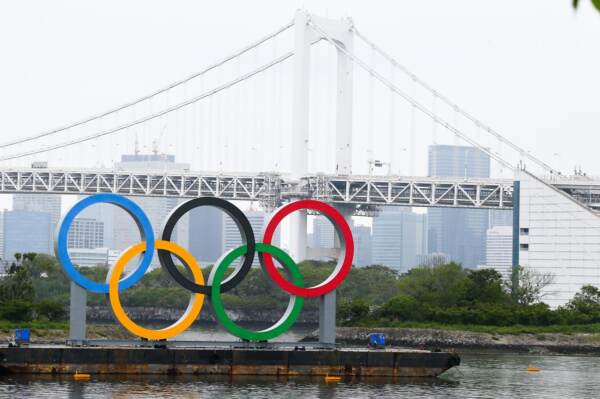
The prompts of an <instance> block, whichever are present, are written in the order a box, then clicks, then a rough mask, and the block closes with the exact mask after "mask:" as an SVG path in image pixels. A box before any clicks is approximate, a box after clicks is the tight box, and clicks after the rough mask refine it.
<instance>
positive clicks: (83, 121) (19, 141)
mask: <svg viewBox="0 0 600 399" xmlns="http://www.w3.org/2000/svg"><path fill="white" fill-rule="evenodd" d="M293 25H294V23H293V22H289V23H288V24H286V25H284V26H282V27H280V28H279V29H277V30H275V31H274V32H272V33H270V34H269V35H267V36H264V37H263V38H261V39H260V40H258V41H256V42H253V43H251V44H250V45H248V46H246V47H244V48H242V49H241V50H239V51H237V52H235V53H233V54H231V55H229V56H227V57H225V58H223V59H221V60H220V61H218V62H216V63H214V64H212V65H209V66H208V67H206V68H204V69H203V70H201V71H199V72H196V73H194V74H192V75H190V76H188V77H186V78H184V79H182V80H179V81H177V82H174V83H171V84H170V85H168V86H165V87H163V88H161V89H158V90H156V91H154V92H152V93H150V94H147V95H145V96H143V97H140V98H138V99H136V100H133V101H130V102H127V103H125V104H122V105H120V106H118V107H116V108H111V109H109V110H106V111H104V112H101V113H99V114H96V115H92V116H90V117H87V118H84V119H81V120H79V121H77V122H73V123H70V124H68V125H64V126H61V127H59V128H56V129H53V130H49V131H46V132H43V133H38V134H34V135H32V136H28V137H24V138H21V139H16V140H12V141H7V142H4V143H0V148H6V147H10V146H13V145H17V144H22V143H26V142H28V141H32V140H36V139H39V138H42V137H47V136H51V135H53V134H56V133H59V132H62V131H64V130H68V129H72V128H74V127H77V126H81V125H84V124H86V123H89V122H92V121H94V120H97V119H100V118H103V117H105V116H107V115H110V114H112V113H115V112H118V111H120V110H123V109H125V108H128V107H131V106H134V105H136V104H139V103H141V102H143V101H146V100H148V99H150V98H153V97H156V96H157V95H159V94H162V93H164V92H166V91H168V90H171V89H173V88H175V87H177V86H180V85H182V84H184V83H187V82H189V81H190V80H192V79H195V78H197V77H198V76H201V75H204V74H206V73H207V72H210V71H211V70H213V69H215V68H218V67H220V66H221V65H223V64H225V63H227V62H229V61H231V60H232V59H234V58H237V57H239V56H241V55H243V54H245V53H247V52H248V51H250V50H252V49H254V48H256V47H258V46H260V45H261V44H263V43H264V42H266V41H268V40H270V39H272V38H274V37H275V36H277V35H279V34H280V33H283V32H284V31H286V30H287V29H289V28H291V27H292V26H293Z"/></svg>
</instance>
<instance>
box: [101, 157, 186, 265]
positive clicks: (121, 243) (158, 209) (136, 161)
mask: <svg viewBox="0 0 600 399" xmlns="http://www.w3.org/2000/svg"><path fill="white" fill-rule="evenodd" d="M115 168H116V169H117V170H131V171H136V170H140V171H144V172H148V171H187V170H189V165H188V164H185V163H176V162H175V156H174V155H168V154H129V155H122V156H121V162H118V163H116V164H115ZM129 199H131V200H132V201H134V202H136V203H137V204H138V205H139V206H140V207H141V208H142V209H143V210H144V212H145V213H146V215H147V216H148V219H149V220H150V223H151V224H152V227H153V230H154V235H155V237H160V234H161V232H162V225H163V223H164V221H165V219H166V217H167V216H168V215H169V213H170V212H171V210H172V209H173V208H174V207H175V206H177V204H178V203H179V202H181V200H179V199H178V198H161V197H129ZM113 212H114V225H113V226H114V227H113V228H114V233H113V237H114V240H113V244H112V249H116V250H120V251H122V250H124V249H126V248H128V247H129V246H131V245H133V244H135V243H137V242H139V241H140V233H139V230H138V228H137V226H136V224H135V223H134V222H133V220H131V218H129V217H124V216H125V214H124V212H123V211H121V210H119V209H115V210H114V211H113ZM188 238H189V215H188V214H186V215H184V216H183V217H182V218H181V219H179V221H178V222H177V226H176V228H175V231H174V232H173V236H172V237H171V241H173V242H176V243H177V244H179V245H181V246H183V247H184V248H188ZM151 265H152V267H157V266H158V265H159V262H158V256H154V257H153V258H152V263H151Z"/></svg>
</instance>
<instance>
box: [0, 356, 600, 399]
mask: <svg viewBox="0 0 600 399" xmlns="http://www.w3.org/2000/svg"><path fill="white" fill-rule="evenodd" d="M529 365H534V366H536V367H539V368H540V369H541V371H540V372H538V373H529V372H527V371H526V369H527V366H529ZM599 370H600V358H599V357H583V356H581V357H576V356H539V355H521V354H507V353H502V354H469V353H466V354H463V364H462V365H461V366H460V367H459V369H458V370H457V369H454V370H451V371H449V372H448V373H446V374H445V375H443V376H442V377H440V378H429V379H396V380H394V379H390V378H371V379H362V380H349V381H343V382H341V383H325V382H324V381H323V379H322V378H300V377H293V378H275V377H272V378H271V377H268V378H267V377H242V376H236V377H234V378H229V377H214V376H179V377H168V376H108V377H96V376H94V377H93V378H92V379H91V380H90V381H85V382H78V381H73V380H72V377H70V376H62V377H54V376H4V377H0V397H3V398H4V397H11V398H33V397H35V398H105V397H117V398H148V397H160V398H162V399H167V398H214V397H216V398H221V399H224V398H270V399H275V398H286V399H291V398H302V399H308V398H377V399H384V398H398V397H406V398H413V397H428V398H502V399H508V398H518V397H525V398H598V397H600V381H598V378H597V377H598V375H599Z"/></svg>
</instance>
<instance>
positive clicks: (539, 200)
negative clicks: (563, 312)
mask: <svg viewBox="0 0 600 399" xmlns="http://www.w3.org/2000/svg"><path fill="white" fill-rule="evenodd" d="M520 182H521V183H520V191H521V195H520V204H519V208H520V214H519V229H520V234H519V264H520V265H521V267H523V268H529V269H531V270H534V271H537V272H540V273H550V274H552V275H553V276H554V283H553V284H551V285H549V286H548V287H547V288H546V289H545V293H546V294H547V295H546V297H544V298H543V300H544V302H546V303H548V304H549V305H550V306H552V307H557V306H560V305H564V304H565V303H566V302H568V301H569V300H570V299H571V298H572V297H573V296H574V295H575V293H576V292H578V291H579V289H580V288H581V287H582V286H583V285H586V284H592V285H594V286H596V287H600V218H599V216H598V213H596V212H595V211H594V210H592V209H590V208H589V207H587V206H586V205H584V204H583V203H582V202H578V201H576V200H574V199H573V198H572V197H571V196H569V195H568V194H566V193H565V192H563V191H561V190H559V189H558V188H556V187H554V186H550V185H548V184H545V183H544V182H542V181H541V180H539V179H537V178H536V177H533V176H532V175H529V174H528V173H525V172H521V173H520ZM590 183H592V182H591V181H589V183H587V184H590ZM595 184H598V182H595ZM584 187H591V186H584ZM585 191H586V193H587V194H586V196H591V192H590V193H588V190H587V188H585ZM581 200H582V201H583V200H585V198H582V199H581Z"/></svg>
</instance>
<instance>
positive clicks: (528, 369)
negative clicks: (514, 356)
mask: <svg viewBox="0 0 600 399" xmlns="http://www.w3.org/2000/svg"><path fill="white" fill-rule="evenodd" d="M527 371H529V372H530V373H536V372H538V371H540V369H539V368H538V367H533V366H529V367H527Z"/></svg>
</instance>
